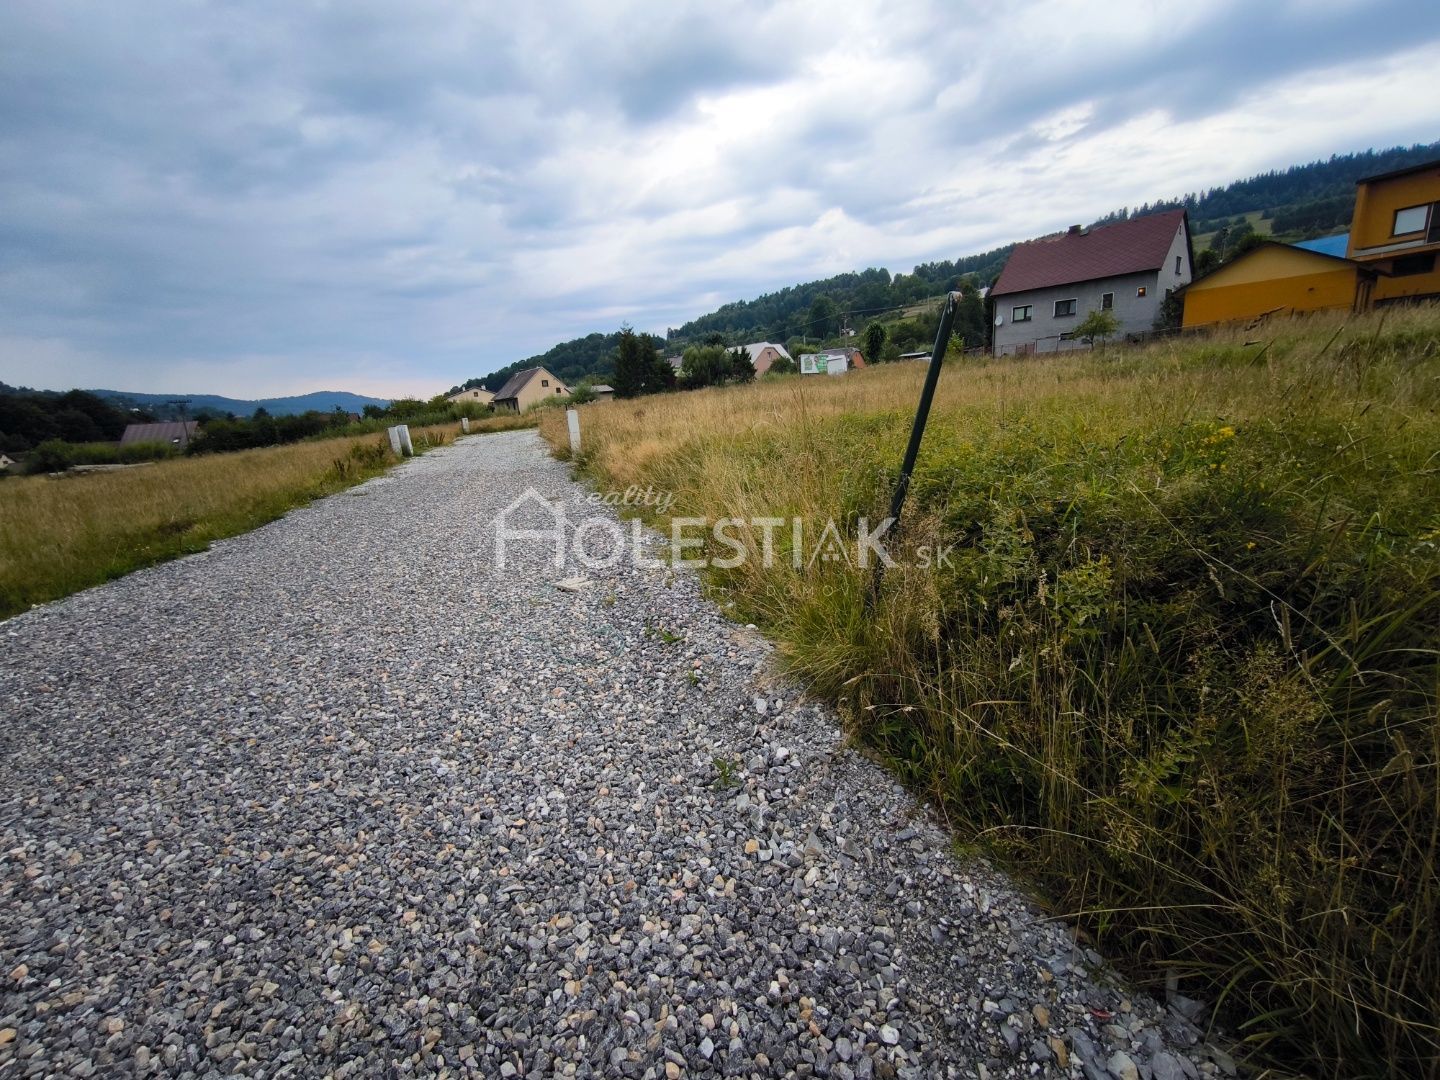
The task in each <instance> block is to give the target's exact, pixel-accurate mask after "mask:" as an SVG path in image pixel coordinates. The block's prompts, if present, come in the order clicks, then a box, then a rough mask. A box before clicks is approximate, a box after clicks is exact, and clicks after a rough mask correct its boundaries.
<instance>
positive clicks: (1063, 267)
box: [990, 210, 1185, 296]
mask: <svg viewBox="0 0 1440 1080" xmlns="http://www.w3.org/2000/svg"><path fill="white" fill-rule="evenodd" d="M1184 217H1185V211H1184V210H1166V211H1164V212H1163V213H1159V214H1146V215H1145V216H1144V217H1137V218H1131V219H1130V220H1129V221H1117V222H1115V224H1113V225H1101V226H1099V227H1098V228H1094V229H1081V230H1079V231H1078V232H1077V231H1071V232H1063V233H1056V234H1055V235H1054V236H1042V237H1041V238H1040V239H1039V240H1031V241H1029V242H1028V243H1024V244H1020V245H1018V246H1017V247H1016V248H1015V250H1014V251H1012V252H1011V253H1010V258H1008V259H1006V260H1005V269H1004V270H1002V271H1000V277H999V278H998V279H997V280H996V282H995V285H994V287H993V288H992V289H991V290H990V295H991V296H1004V295H1008V294H1010V293H1019V292H1029V291H1030V290H1031V289H1048V288H1050V287H1051V286H1054V285H1071V284H1074V283H1075V282H1079V281H1094V280H1096V279H1097V278H1108V277H1119V276H1120V275H1122V274H1138V273H1143V272H1144V271H1146V270H1158V269H1159V268H1160V267H1161V266H1162V265H1163V264H1164V262H1165V256H1166V255H1168V254H1169V252H1170V244H1171V242H1172V241H1173V240H1174V239H1175V230H1176V229H1178V228H1179V227H1180V222H1181V221H1182V220H1183V219H1184Z"/></svg>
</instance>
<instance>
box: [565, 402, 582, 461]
mask: <svg viewBox="0 0 1440 1080" xmlns="http://www.w3.org/2000/svg"><path fill="white" fill-rule="evenodd" d="M565 419H566V420H567V421H568V422H569V424H570V455H571V456H572V457H573V456H574V455H576V454H578V453H580V413H579V412H578V411H576V410H575V409H566V410H565Z"/></svg>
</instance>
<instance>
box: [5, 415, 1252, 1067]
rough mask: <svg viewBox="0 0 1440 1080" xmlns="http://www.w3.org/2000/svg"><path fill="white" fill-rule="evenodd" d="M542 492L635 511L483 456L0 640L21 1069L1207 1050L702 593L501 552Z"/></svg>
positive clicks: (443, 461) (811, 1059)
mask: <svg viewBox="0 0 1440 1080" xmlns="http://www.w3.org/2000/svg"><path fill="white" fill-rule="evenodd" d="M527 489H533V490H535V491H537V492H539V493H540V494H541V495H542V497H543V498H542V500H541V502H542V503H544V502H546V501H547V500H548V504H549V505H550V506H552V507H553V506H563V508H564V510H565V512H566V514H567V515H568V516H569V519H570V522H571V524H572V525H573V524H578V523H581V522H583V521H586V520H589V519H592V518H605V519H606V520H613V519H612V518H610V516H609V515H610V511H609V510H607V509H606V508H605V507H603V506H601V505H597V504H595V503H590V502H588V501H587V500H586V498H585V496H586V494H587V493H586V492H585V491H583V490H582V489H580V488H579V487H578V486H577V485H575V484H574V483H573V482H572V481H571V480H570V479H569V478H568V471H567V469H566V467H565V466H563V465H561V464H559V463H557V462H555V461H553V460H551V459H550V458H549V457H548V456H547V455H546V454H545V452H544V449H543V447H542V445H541V444H540V442H539V440H538V438H537V437H536V436H535V434H534V433H533V432H526V431H522V432H513V433H506V434H499V435H487V436H474V437H471V438H468V439H465V440H462V441H461V442H459V443H457V444H456V445H454V446H451V447H447V448H443V449H439V450H436V451H433V452H431V453H429V454H426V455H424V456H423V457H419V458H414V459H410V460H408V461H406V462H405V463H404V464H402V465H400V466H399V467H398V468H397V469H395V470H394V471H393V472H392V473H391V474H390V475H388V476H385V477H382V478H379V479H377V480H373V481H371V482H369V483H367V484H365V485H362V486H361V487H359V488H356V489H352V490H351V491H350V492H348V493H346V494H345V495H341V496H336V497H332V498H329V499H324V500H321V501H319V502H317V503H315V504H312V505H311V506H310V507H308V508H306V509H304V510H302V511H298V512H295V513H292V514H290V515H288V516H287V517H285V518H283V519H282V520H280V521H277V522H275V523H272V524H271V525H268V526H266V527H264V528H262V529H259V530H256V531H255V532H252V533H249V534H247V535H245V536H241V537H237V538H234V539H232V540H228V541H224V542H222V543H219V544H217V545H216V546H215V547H214V549H213V550H212V551H210V552H208V553H206V554H205V555H203V556H201V557H197V558H191V559H185V560H180V561H177V562H173V563H168V564H165V565H163V566H158V567H155V568H152V569H149V570H145V571H141V572H139V573H136V574H133V575H130V576H129V577H127V578H124V579H122V580H120V581H116V582H113V583H111V584H109V585H106V586H103V587H101V588H97V589H92V590H89V591H87V592H84V593H81V594H78V595H76V596H74V597H71V598H69V599H67V600H64V601H61V602H59V603H56V604H52V605H49V606H47V607H44V608H40V609H37V610H35V611H32V612H30V613H27V614H25V615H22V616H19V617H17V618H15V619H12V620H10V621H8V622H5V623H0V635H3V636H4V640H5V642H6V653H5V661H4V665H3V667H0V740H3V742H4V744H5V745H6V749H7V762H6V778H5V784H4V785H3V786H0V913H3V916H4V917H3V920H0V973H4V974H3V975H0V1072H4V1073H5V1074H6V1075H11V1076H46V1075H54V1074H70V1075H114V1074H122V1073H131V1074H139V1075H161V1074H165V1075H188V1076H199V1075H208V1074H219V1073H226V1074H229V1073H237V1074H245V1075H251V1076H270V1075H321V1074H327V1073H333V1074H334V1075H336V1076H368V1075H390V1076H409V1075H432V1074H437V1073H441V1072H445V1073H449V1074H451V1075H474V1076H507V1077H508V1076H523V1077H531V1076H551V1075H556V1076H577V1077H600V1076H624V1077H637V1078H645V1080H658V1078H659V1077H661V1076H664V1077H667V1078H673V1077H676V1076H782V1075H800V1076H803V1075H816V1076H836V1077H842V1078H844V1077H906V1078H908V1077H931V1076H952V1075H953V1076H974V1075H986V1076H991V1077H999V1076H1015V1077H1019V1076H1031V1075H1041V1074H1045V1075H1071V1076H1079V1075H1080V1074H1081V1073H1082V1071H1083V1072H1084V1073H1085V1074H1086V1075H1098V1076H1100V1077H1102V1078H1104V1077H1107V1076H1108V1075H1109V1074H1110V1072H1111V1069H1110V1066H1109V1063H1117V1064H1119V1065H1121V1067H1122V1071H1123V1069H1124V1063H1123V1062H1122V1061H1120V1058H1121V1057H1124V1058H1125V1059H1126V1060H1128V1061H1130V1062H1131V1064H1132V1065H1134V1066H1135V1067H1136V1068H1137V1070H1138V1071H1139V1072H1140V1074H1141V1075H1147V1074H1150V1073H1152V1072H1153V1073H1154V1074H1155V1075H1161V1074H1162V1073H1164V1074H1166V1075H1170V1076H1175V1075H1177V1070H1178V1075H1183V1076H1185V1077H1187V1078H1188V1080H1197V1078H1198V1077H1199V1076H1200V1075H1201V1072H1202V1071H1206V1072H1213V1071H1217V1070H1218V1069H1220V1067H1221V1066H1220V1065H1218V1064H1217V1062H1220V1061H1221V1059H1222V1058H1223V1055H1221V1054H1220V1053H1219V1051H1214V1052H1213V1053H1212V1051H1211V1050H1210V1049H1209V1048H1208V1047H1207V1046H1206V1044H1204V1043H1203V1040H1202V1038H1201V1036H1200V1033H1199V1031H1198V1029H1197V1028H1196V1027H1195V1026H1194V1024H1193V1023H1192V1022H1191V1020H1190V1019H1188V1018H1187V1017H1186V1016H1184V1015H1182V1014H1181V1013H1180V1012H1178V1011H1171V1012H1170V1013H1166V1012H1164V1011H1163V1010H1162V1009H1161V1008H1160V1007H1159V1006H1158V1005H1157V1004H1155V1003H1154V1002H1153V1001H1149V1000H1148V999H1145V998H1140V997H1130V996H1126V995H1122V994H1121V993H1119V992H1118V991H1117V990H1116V989H1114V988H1113V986H1112V984H1111V982H1110V981H1109V980H1108V979H1107V980H1106V981H1104V982H1102V981H1100V980H1098V979H1097V978H1096V976H1095V972H1096V970H1097V968H1096V960H1097V959H1098V958H1094V957H1092V956H1090V955H1088V954H1087V953H1086V952H1084V951H1082V950H1080V949H1079V948H1077V947H1076V945H1075V944H1074V942H1073V941H1072V940H1071V938H1070V937H1069V935H1068V934H1067V933H1066V932H1065V930H1064V928H1063V927H1062V926H1060V925H1058V924H1056V923H1053V922H1050V921H1047V920H1045V919H1043V918H1041V916H1040V915H1039V913H1038V912H1037V911H1036V910H1035V909H1034V908H1033V907H1032V905H1031V904H1029V903H1028V902H1027V900H1026V899H1025V898H1024V896H1023V895H1022V894H1020V893H1019V892H1017V891H1016V890H1015V889H1014V887H1013V886H1012V885H1011V884H1010V883H1009V882H1008V881H1007V880H1006V879H1005V878H1004V877H1003V875H1000V874H998V873H996V872H995V871H994V870H993V869H992V868H990V867H988V866H987V865H985V864H984V863H982V862H967V863H959V862H957V861H956V860H955V859H954V858H953V857H952V856H951V855H950V854H949V853H948V838H947V837H946V836H945V835H944V833H943V832H942V831H941V830H940V829H939V828H938V827H937V826H936V825H935V824H934V823H932V822H931V821H930V820H929V819H928V818H927V817H926V815H925V814H924V813H923V812H922V810H921V809H920V808H918V807H916V806H915V804H914V803H913V801H912V800H911V799H910V798H909V797H908V796H907V795H906V794H905V793H904V792H903V791H902V790H901V789H900V788H899V787H898V785H897V784H896V783H895V781H894V780H893V779H892V778H891V777H890V776H889V775H888V774H886V773H885V772H883V771H882V770H881V769H879V768H878V767H877V766H875V765H874V764H872V763H870V762H868V761H866V760H865V759H863V758H862V757H861V756H860V755H858V754H856V753H854V752H853V751H851V750H848V749H846V748H845V747H844V746H843V744H842V742H841V740H840V738H839V732H838V727H839V725H838V722H837V720H836V718H835V716H834V715H833V714H832V713H830V712H829V711H828V710H826V709H823V708H820V707H817V706H815V705H814V704H811V703H808V702H806V701H805V700H804V699H803V696H801V695H800V694H799V693H798V691H797V689H796V688H794V687H790V686H783V685H775V684H773V682H772V681H771V680H770V679H769V676H768V672H769V666H770V655H771V654H770V646H769V645H768V644H767V643H766V642H765V641H764V640H763V639H762V638H761V637H760V636H759V635H758V634H756V633H754V632H753V628H750V629H746V628H742V627H739V626H736V625H735V624H733V623H730V622H727V621H726V620H725V619H724V617H723V616H722V614H721V612H720V611H719V610H718V609H717V608H716V607H715V606H714V604H713V603H711V602H710V601H708V600H706V599H705V598H704V596H703V594H702V591H701V589H700V586H699V582H698V581H697V579H696V578H695V577H694V575H692V574H690V573H688V572H683V571H682V572H671V571H670V570H668V569H655V568H646V567H631V566H629V565H627V564H626V563H622V564H620V565H617V566H616V567H614V568H612V569H610V570H606V571H603V572H597V571H593V570H586V569H585V568H584V567H581V566H579V565H572V564H570V563H566V564H565V565H562V566H556V565H555V564H554V562H553V561H552V556H553V547H548V546H547V545H545V544H544V543H534V544H530V545H528V546H526V545H520V546H518V547H512V548H510V549H507V563H508V565H507V566H506V567H505V569H503V570H499V569H497V568H496V566H495V551H494V546H493V538H492V533H491V532H490V529H489V523H490V522H491V521H492V519H493V518H494V516H495V515H496V514H497V513H499V512H500V511H501V510H503V509H504V508H505V507H507V506H508V505H509V504H511V503H512V502H513V501H514V500H516V499H517V498H518V497H520V496H521V495H522V494H523V493H524V492H525V491H526V490H527ZM355 496H363V497H355ZM525 512H526V513H529V514H536V515H539V516H540V518H543V517H544V510H543V509H542V508H541V507H538V506H529V507H527V508H526V511H525ZM517 524H518V525H519V526H520V527H525V526H526V525H527V524H529V525H536V524H538V525H543V524H546V523H545V522H544V521H543V520H537V521H536V522H532V523H527V522H524V521H520V522H513V521H512V526H513V525H517ZM627 563H628V560H627ZM582 571H584V573H583V574H582ZM581 577H584V578H586V579H588V584H587V585H586V586H585V587H581V588H579V589H578V591H575V592H569V591H565V590H562V589H561V588H558V587H557V585H556V583H557V582H564V581H568V580H571V579H574V578H581ZM661 630H663V631H664V632H663V633H661V632H659V631H661ZM762 703H763V704H762ZM717 762H725V763H726V768H725V770H724V771H723V772H722V770H721V769H720V767H719V766H718V765H717ZM1122 1002H1124V1003H1125V1004H1126V1005H1127V1006H1128V1007H1129V1008H1128V1011H1125V1010H1122V1009H1121V1004H1122ZM983 1003H990V1004H991V1005H993V1006H994V1008H993V1010H988V1011H987V1008H985V1007H982V1004H983ZM1132 1003H1133V1004H1132ZM1102 1017H1103V1018H1104V1019H1102ZM1007 1032H1009V1033H1011V1035H1013V1038H1012V1037H1010V1035H1007V1034H1006V1033H1007ZM1067 1058H1068V1061H1067ZM1152 1060H1153V1062H1154V1068H1153V1069H1152V1068H1151V1064H1150V1063H1151V1061H1152ZM1225 1060H1228V1059H1225ZM1122 1080H1123V1078H1122Z"/></svg>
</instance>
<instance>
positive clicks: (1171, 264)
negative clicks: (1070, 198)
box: [990, 210, 1194, 356]
mask: <svg viewBox="0 0 1440 1080" xmlns="http://www.w3.org/2000/svg"><path fill="white" fill-rule="evenodd" d="M1193 263H1194V258H1193V254H1192V252H1191V250H1190V225H1189V220H1188V218H1187V217H1186V215H1185V211H1184V210H1167V211H1165V212H1163V213H1159V214H1147V215H1145V216H1143V217H1137V218H1131V219H1130V220H1128V221H1119V222H1116V223H1115V224H1113V225H1101V226H1098V227H1096V228H1093V229H1085V228H1081V227H1080V226H1079V225H1073V226H1071V227H1070V230H1069V231H1068V232H1064V233H1057V234H1056V235H1054V236H1046V237H1042V238H1041V239H1039V240H1031V241H1030V242H1029V243H1025V244H1020V245H1019V246H1017V247H1016V248H1015V250H1014V251H1013V252H1011V254H1010V258H1009V259H1007V260H1006V262H1005V269H1004V270H1002V271H1001V272H1000V277H999V278H998V279H997V280H996V282H995V285H994V286H993V287H992V288H991V290H990V296H991V297H992V298H993V299H994V302H995V336H994V349H995V355H996V356H1008V355H1014V354H1017V353H1032V352H1059V351H1063V350H1065V349H1075V348H1085V347H1086V344H1085V343H1084V342H1083V341H1081V340H1079V339H1078V338H1077V337H1076V336H1075V334H1074V328H1075V327H1076V326H1077V325H1079V323H1080V322H1081V321H1082V320H1084V318H1085V316H1086V315H1088V314H1089V313H1090V312H1092V311H1109V312H1112V313H1113V314H1114V316H1115V318H1116V320H1117V321H1118V323H1119V333H1120V334H1122V335H1123V334H1137V333H1145V332H1148V331H1150V330H1152V329H1154V327H1155V323H1156V319H1157V318H1158V316H1159V315H1160V305H1161V304H1162V303H1163V302H1164V300H1165V298H1166V297H1167V296H1168V295H1169V294H1170V293H1172V292H1174V291H1175V290H1176V289H1181V288H1184V287H1185V286H1186V285H1188V284H1189V283H1190V279H1191V277H1192V276H1193V274H1192V269H1191V267H1192V266H1193Z"/></svg>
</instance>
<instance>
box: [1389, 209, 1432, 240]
mask: <svg viewBox="0 0 1440 1080" xmlns="http://www.w3.org/2000/svg"><path fill="white" fill-rule="evenodd" d="M1429 210H1430V207H1428V206H1407V207H1405V209H1403V210H1396V211H1395V229H1394V232H1393V233H1392V235H1393V236H1404V235H1405V234H1406V233H1412V232H1422V231H1424V229H1425V219H1426V218H1427V217H1428V216H1429Z"/></svg>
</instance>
